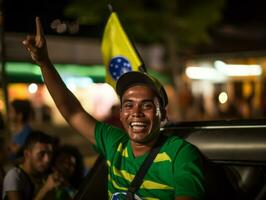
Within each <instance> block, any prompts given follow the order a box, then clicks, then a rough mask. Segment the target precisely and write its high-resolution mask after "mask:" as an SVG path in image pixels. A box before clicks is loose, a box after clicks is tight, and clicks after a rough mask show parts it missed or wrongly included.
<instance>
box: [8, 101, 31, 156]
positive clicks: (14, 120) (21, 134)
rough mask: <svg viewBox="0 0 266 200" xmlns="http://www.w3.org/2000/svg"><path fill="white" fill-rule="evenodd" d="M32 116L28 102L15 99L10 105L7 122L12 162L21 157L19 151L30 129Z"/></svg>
mask: <svg viewBox="0 0 266 200" xmlns="http://www.w3.org/2000/svg"><path fill="white" fill-rule="evenodd" d="M32 115H33V108H32V105H31V103H30V101H29V100H22V99H15V100H13V101H12V102H11V104H10V110H9V115H8V116H9V121H10V130H11V133H12V137H11V142H10V143H9V145H8V146H9V150H10V158H11V159H12V160H14V159H17V158H19V157H20V156H22V155H19V153H21V150H22V148H23V146H24V144H25V141H26V139H27V137H28V136H29V134H30V133H31V131H32V129H31V127H30V119H31V117H32Z"/></svg>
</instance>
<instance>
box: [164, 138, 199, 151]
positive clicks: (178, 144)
mask: <svg viewBox="0 0 266 200" xmlns="http://www.w3.org/2000/svg"><path fill="white" fill-rule="evenodd" d="M163 148H164V149H165V150H166V151H167V150H169V151H171V152H176V153H177V152H180V151H181V150H186V151H195V150H197V148H196V147H195V146H194V145H193V144H191V143H189V142H187V141H186V140H185V139H183V138H181V137H178V136H175V135H171V136H166V141H165V143H164V145H163Z"/></svg>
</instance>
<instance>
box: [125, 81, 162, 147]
mask: <svg viewBox="0 0 266 200" xmlns="http://www.w3.org/2000/svg"><path fill="white" fill-rule="evenodd" d="M120 120H121V122H122V124H123V126H124V128H125V130H126V131H127V133H128V135H129V138H130V139H131V140H132V141H133V142H135V143H145V144H146V143H148V142H150V141H153V140H154V139H156V137H157V136H158V134H159V129H160V123H161V120H162V115H161V111H160V109H159V101H158V98H157V97H156V95H155V94H154V92H153V91H152V90H151V89H150V88H148V87H147V86H143V85H137V86H133V87H131V88H129V89H128V90H126V91H125V93H124V95H123V97H122V105H121V112H120Z"/></svg>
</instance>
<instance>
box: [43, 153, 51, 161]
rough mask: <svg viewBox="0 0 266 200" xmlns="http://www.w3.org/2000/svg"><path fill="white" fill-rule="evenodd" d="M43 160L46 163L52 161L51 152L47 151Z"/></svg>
mask: <svg viewBox="0 0 266 200" xmlns="http://www.w3.org/2000/svg"><path fill="white" fill-rule="evenodd" d="M43 161H44V162H45V163H49V162H50V161H51V155H50V154H49V153H46V154H45V155H44V157H43Z"/></svg>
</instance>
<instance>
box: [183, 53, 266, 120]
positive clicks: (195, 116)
mask: <svg viewBox="0 0 266 200" xmlns="http://www.w3.org/2000/svg"><path fill="white" fill-rule="evenodd" d="M265 69H266V56H265V57H263V56H261V57H233V56H232V57H231V58H221V59H219V58H215V59H213V58H205V59H194V60H188V61H187V63H186V70H185V72H184V74H183V79H184V81H185V82H186V84H187V85H188V87H187V90H188V91H187V93H191V95H190V96H189V98H188V99H187V100H186V101H189V102H190V103H189V105H188V106H187V107H183V109H184V110H183V113H186V115H185V116H184V118H183V120H188V121H193V120H219V119H248V118H249V119H250V118H252V119H254V118H265V114H266V112H265V110H266V108H265V99H266V96H265V86H266V84H265V83H266V82H265V80H266V78H265V77H266V76H265V73H264V72H265Z"/></svg>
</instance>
